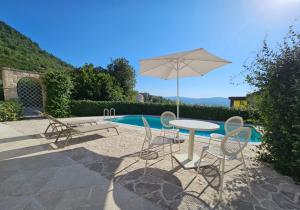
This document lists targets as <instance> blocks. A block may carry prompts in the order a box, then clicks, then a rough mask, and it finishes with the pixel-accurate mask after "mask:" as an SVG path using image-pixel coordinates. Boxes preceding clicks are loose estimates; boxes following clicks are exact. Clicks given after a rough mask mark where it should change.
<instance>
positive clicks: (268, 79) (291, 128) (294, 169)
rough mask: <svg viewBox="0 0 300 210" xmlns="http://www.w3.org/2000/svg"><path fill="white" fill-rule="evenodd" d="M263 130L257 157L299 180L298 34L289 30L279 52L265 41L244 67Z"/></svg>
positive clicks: (299, 86)
mask: <svg viewBox="0 0 300 210" xmlns="http://www.w3.org/2000/svg"><path fill="white" fill-rule="evenodd" d="M246 70H247V71H248V75H247V77H246V81H247V82H248V83H249V84H250V85H252V86H253V87H255V88H256V90H257V91H258V93H259V96H260V97H257V98H258V99H257V103H256V105H257V106H256V108H257V109H258V111H259V114H260V118H259V122H260V123H261V125H262V126H263V128H264V131H265V133H264V136H263V141H262V145H261V149H262V152H261V153H260V154H259V158H260V159H262V160H265V161H267V162H270V163H272V164H273V165H274V167H275V168H276V169H278V170H279V171H280V172H281V173H283V174H287V175H291V176H292V177H294V178H295V180H297V181H300V33H299V32H297V31H295V30H294V29H293V27H291V28H290V30H289V33H288V35H287V36H286V37H285V39H284V41H283V43H282V44H281V45H280V46H279V49H278V50H273V49H271V48H270V47H269V46H268V45H267V43H266V41H265V42H264V44H263V48H262V50H261V51H260V52H259V53H258V54H257V56H256V58H255V59H254V61H253V62H252V63H251V64H250V65H247V66H246Z"/></svg>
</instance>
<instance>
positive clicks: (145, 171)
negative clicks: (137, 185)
mask: <svg viewBox="0 0 300 210" xmlns="http://www.w3.org/2000/svg"><path fill="white" fill-rule="evenodd" d="M149 149H150V145H149V146H148V149H147V158H146V163H145V169H144V176H145V175H146V173H147V167H148V156H149Z"/></svg>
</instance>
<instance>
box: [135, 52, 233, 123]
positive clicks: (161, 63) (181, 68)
mask: <svg viewBox="0 0 300 210" xmlns="http://www.w3.org/2000/svg"><path fill="white" fill-rule="evenodd" d="M228 63H231V62H230V61H227V60H224V59H222V58H220V57H218V56H215V55H213V54H211V53H209V52H208V51H206V50H205V49H203V48H199V49H195V50H190V51H184V52H178V53H173V54H169V55H164V56H159V57H154V58H149V59H142V60H140V66H141V69H140V70H141V75H143V76H151V77H158V78H161V79H165V80H169V79H177V119H178V118H179V78H180V77H193V76H203V75H204V74H206V73H208V72H210V71H212V70H214V69H216V68H218V67H221V66H223V65H225V64H228Z"/></svg>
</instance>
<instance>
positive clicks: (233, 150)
mask: <svg viewBox="0 0 300 210" xmlns="http://www.w3.org/2000/svg"><path fill="white" fill-rule="evenodd" d="M250 137H251V128H249V127H242V128H238V129H236V130H233V131H231V132H230V133H228V134H227V135H226V136H225V137H224V138H223V140H222V142H221V150H222V153H223V154H224V155H227V156H236V155H237V154H238V153H240V152H241V151H242V150H243V149H244V148H245V147H246V146H247V144H248V142H249V139H250Z"/></svg>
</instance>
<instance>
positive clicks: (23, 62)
mask: <svg viewBox="0 0 300 210" xmlns="http://www.w3.org/2000/svg"><path fill="white" fill-rule="evenodd" d="M1 67H11V68H16V69H21V70H29V71H38V72H44V71H47V69H56V70H70V69H73V67H72V66H71V65H69V64H67V63H65V62H64V61H62V60H60V59H59V58H57V57H55V56H54V55H51V54H50V53H48V52H46V51H44V50H42V49H41V48H40V47H39V45H38V44H37V43H35V42H33V41H31V39H30V38H28V37H26V36H24V35H23V34H21V33H20V32H18V31H16V30H15V29H14V28H12V27H10V26H9V25H7V24H5V23H4V22H2V21H0V68H1Z"/></svg>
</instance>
